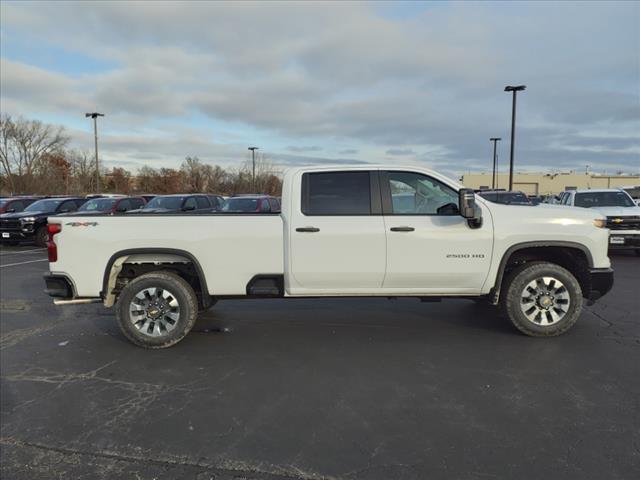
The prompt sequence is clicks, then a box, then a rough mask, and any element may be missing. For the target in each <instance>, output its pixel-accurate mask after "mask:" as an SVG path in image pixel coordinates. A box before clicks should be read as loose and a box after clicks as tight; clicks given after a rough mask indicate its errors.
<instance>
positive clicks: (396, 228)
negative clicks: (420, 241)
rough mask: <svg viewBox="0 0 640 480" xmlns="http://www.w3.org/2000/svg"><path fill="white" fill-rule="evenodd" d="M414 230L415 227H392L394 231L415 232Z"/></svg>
mask: <svg viewBox="0 0 640 480" xmlns="http://www.w3.org/2000/svg"><path fill="white" fill-rule="evenodd" d="M414 230H415V228H413V227H391V231H392V232H413V231H414Z"/></svg>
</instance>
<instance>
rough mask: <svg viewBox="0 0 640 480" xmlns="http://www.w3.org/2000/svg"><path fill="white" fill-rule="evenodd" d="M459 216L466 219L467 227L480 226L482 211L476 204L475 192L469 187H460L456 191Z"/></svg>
mask: <svg viewBox="0 0 640 480" xmlns="http://www.w3.org/2000/svg"><path fill="white" fill-rule="evenodd" d="M458 209H459V210H460V216H462V217H463V218H466V219H467V225H469V228H480V227H481V226H482V211H481V210H480V208H479V207H478V206H477V205H476V194H475V192H474V191H473V189H471V188H461V189H460V191H459V192H458Z"/></svg>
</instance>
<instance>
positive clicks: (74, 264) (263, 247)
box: [49, 213, 284, 297]
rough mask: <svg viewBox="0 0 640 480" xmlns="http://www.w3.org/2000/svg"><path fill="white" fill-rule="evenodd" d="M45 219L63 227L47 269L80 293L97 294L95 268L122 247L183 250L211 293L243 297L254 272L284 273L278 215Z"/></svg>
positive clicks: (100, 276) (98, 274)
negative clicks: (66, 278) (55, 254)
mask: <svg viewBox="0 0 640 480" xmlns="http://www.w3.org/2000/svg"><path fill="white" fill-rule="evenodd" d="M49 223H58V224H61V225H62V231H61V232H60V233H59V234H57V235H56V237H55V241H56V244H57V246H58V260H57V261H56V262H54V263H50V265H49V267H50V270H51V272H52V273H61V274H66V275H68V276H69V277H70V278H71V279H72V280H73V283H74V288H75V291H76V295H77V296H78V297H98V296H99V294H100V292H101V290H102V281H103V273H104V272H96V271H95V269H96V268H105V266H106V265H108V264H109V261H110V259H111V258H112V257H113V256H114V255H116V254H119V253H120V252H123V251H126V252H131V254H132V255H140V254H144V252H145V251H153V250H154V249H156V250H157V249H167V250H172V251H173V250H176V253H178V252H177V251H184V252H185V253H187V254H190V255H191V256H192V257H193V258H194V259H197V262H198V263H199V266H200V268H201V271H202V272H204V275H205V278H206V282H207V289H208V291H209V293H210V294H212V295H213V294H215V295H244V294H245V292H246V286H247V283H248V282H249V281H250V280H251V279H252V278H253V277H254V276H255V275H258V274H283V273H284V260H283V252H284V246H283V222H282V218H281V217H280V215H276V214H260V215H252V214H249V215H247V214H218V213H214V214H207V215H202V214H199V215H127V216H100V215H96V216H77V217H73V216H69V217H52V218H50V219H49ZM138 258H140V257H138ZM131 259H132V260H135V259H136V257H131Z"/></svg>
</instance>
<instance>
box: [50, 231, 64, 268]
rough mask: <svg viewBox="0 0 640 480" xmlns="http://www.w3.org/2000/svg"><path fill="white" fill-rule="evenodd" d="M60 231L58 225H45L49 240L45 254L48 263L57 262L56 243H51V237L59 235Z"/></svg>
mask: <svg viewBox="0 0 640 480" xmlns="http://www.w3.org/2000/svg"><path fill="white" fill-rule="evenodd" d="M61 231H62V225H60V224H59V223H49V224H48V225H47V232H48V233H49V238H48V239H47V254H48V255H49V262H57V261H58V246H57V245H56V242H54V241H53V237H54V235H55V234H56V233H60V232H61Z"/></svg>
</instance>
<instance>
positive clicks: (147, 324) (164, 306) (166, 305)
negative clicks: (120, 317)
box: [129, 287, 180, 337]
mask: <svg viewBox="0 0 640 480" xmlns="http://www.w3.org/2000/svg"><path fill="white" fill-rule="evenodd" d="M129 318H130V320H131V323H133V326H134V327H136V328H137V329H138V330H139V331H140V332H141V333H143V334H145V335H148V336H149V337H161V336H163V335H167V334H168V333H169V332H170V331H171V330H173V329H174V328H176V325H177V324H178V320H180V304H179V303H178V300H177V299H176V297H175V295H174V294H173V293H171V292H170V291H169V290H165V289H163V288H154V287H150V288H144V289H142V290H140V291H139V292H138V293H136V295H135V296H134V297H133V300H131V303H130V304H129Z"/></svg>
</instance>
